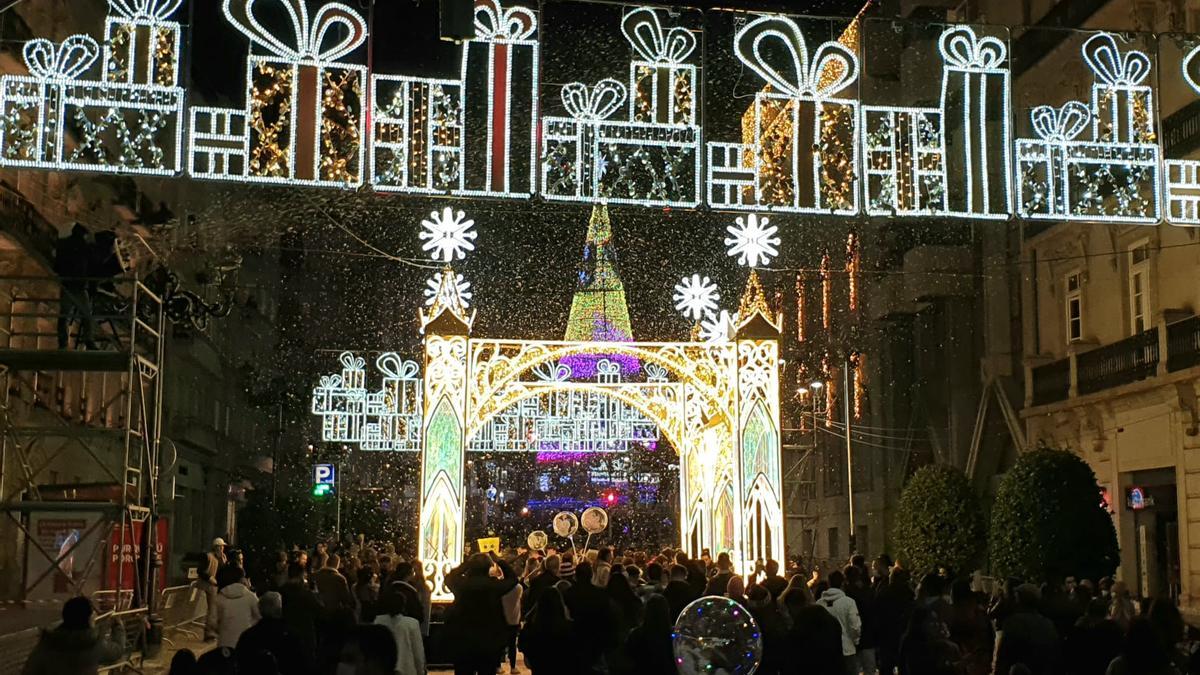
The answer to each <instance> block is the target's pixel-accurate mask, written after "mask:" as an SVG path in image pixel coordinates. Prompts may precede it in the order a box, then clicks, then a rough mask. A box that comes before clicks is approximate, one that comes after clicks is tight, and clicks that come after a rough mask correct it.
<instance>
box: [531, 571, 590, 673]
mask: <svg viewBox="0 0 1200 675" xmlns="http://www.w3.org/2000/svg"><path fill="white" fill-rule="evenodd" d="M574 635H575V633H574V626H573V625H572V622H571V619H570V618H568V617H567V607H566V605H564V604H563V598H562V593H560V592H559V591H558V589H557V588H555V587H554V586H550V587H548V588H546V589H545V590H544V591H542V594H541V595H540V596H538V600H537V604H536V605H534V607H533V609H532V611H530V613H529V620H528V621H527V622H526V623H525V628H523V629H521V638H520V645H521V653H522V654H524V655H525V665H527V666H529V670H530V671H531V672H532V673H533V675H543V673H551V674H555V675H559V674H562V673H573V672H576V669H575V664H576V662H577V661H576V650H575V644H574V642H573V638H574Z"/></svg>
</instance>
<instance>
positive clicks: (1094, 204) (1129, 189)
mask: <svg viewBox="0 0 1200 675" xmlns="http://www.w3.org/2000/svg"><path fill="white" fill-rule="evenodd" d="M1082 51H1083V60H1084V62H1085V63H1087V65H1088V67H1089V68H1090V69H1091V70H1092V73H1093V75H1094V76H1095V79H1096V82H1095V83H1094V84H1093V85H1092V98H1091V104H1090V106H1089V105H1085V104H1084V103H1081V102H1079V101H1069V102H1068V103H1066V104H1065V105H1063V106H1062V107H1060V108H1054V107H1051V106H1038V107H1036V108H1034V109H1033V110H1032V112H1031V113H1030V120H1031V122H1032V126H1033V131H1034V133H1035V134H1037V136H1038V138H1035V139H1031V138H1021V139H1017V142H1016V152H1017V176H1018V180H1017V208H1018V210H1019V213H1020V215H1022V216H1024V217H1026V218H1033V219H1055V220H1085V221H1119V222H1129V223H1145V224H1153V223H1156V222H1158V220H1159V217H1160V198H1159V190H1160V187H1161V182H1160V179H1159V158H1160V154H1161V152H1160V148H1159V146H1158V144H1157V142H1156V138H1157V135H1156V133H1155V128H1154V108H1153V93H1152V89H1151V88H1150V86H1149V85H1145V84H1143V82H1145V80H1146V78H1148V77H1149V75H1150V57H1148V56H1147V55H1146V54H1144V53H1142V52H1139V51H1133V50H1130V51H1122V50H1121V48H1120V46H1119V45H1118V43H1117V38H1116V37H1114V36H1113V35H1112V34H1110V33H1097V34H1095V35H1093V36H1092V37H1090V38H1088V40H1087V41H1086V42H1084V44H1083V50H1082ZM1089 129H1090V131H1091V133H1090V134H1089V136H1090V137H1089V138H1086V139H1080V138H1079V135H1080V134H1081V133H1083V132H1084V131H1085V130H1089Z"/></svg>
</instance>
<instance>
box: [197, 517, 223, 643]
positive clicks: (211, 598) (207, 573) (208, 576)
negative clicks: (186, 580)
mask: <svg viewBox="0 0 1200 675" xmlns="http://www.w3.org/2000/svg"><path fill="white" fill-rule="evenodd" d="M225 562H226V558H225V540H224V539H222V538H220V537H217V538H216V539H213V542H212V550H210V551H209V552H208V555H207V556H206V560H205V565H204V569H203V570H202V571H201V572H200V580H199V581H198V582H197V583H198V584H199V586H200V588H202V589H203V590H204V599H205V600H206V601H207V603H208V615H207V616H206V617H205V620H204V639H205V640H215V639H216V637H217V632H216V621H217V570H219V569H221V567H223V566H224V565H225Z"/></svg>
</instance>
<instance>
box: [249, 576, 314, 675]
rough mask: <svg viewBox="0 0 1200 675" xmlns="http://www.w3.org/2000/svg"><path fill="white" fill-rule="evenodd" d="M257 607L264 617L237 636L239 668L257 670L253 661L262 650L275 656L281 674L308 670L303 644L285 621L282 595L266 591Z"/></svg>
mask: <svg viewBox="0 0 1200 675" xmlns="http://www.w3.org/2000/svg"><path fill="white" fill-rule="evenodd" d="M258 609H259V613H261V614H262V618H261V619H259V620H258V623H256V624H254V625H253V626H251V627H249V628H247V629H246V630H245V631H244V632H243V633H242V635H241V637H239V638H238V641H237V649H235V650H234V656H236V657H237V661H238V669H239V670H241V671H243V672H247V673H251V672H256V671H255V670H254V666H253V664H255V663H258V662H259V661H260V659H259V656H258V655H259V654H260V653H262V652H266V653H267V654H270V655H271V657H272V658H273V659H274V661H275V665H276V667H277V668H278V669H279V673H280V675H297V674H299V673H304V672H306V668H307V664H306V663H305V662H304V659H303V654H304V647H303V645H301V644H300V640H299V639H298V638H297V637H296V636H295V635H292V634H291V633H290V632H288V629H287V624H285V623H284V621H283V598H282V597H281V596H280V595H279V593H276V592H274V591H268V592H266V593H263V596H262V597H261V598H259V600H258Z"/></svg>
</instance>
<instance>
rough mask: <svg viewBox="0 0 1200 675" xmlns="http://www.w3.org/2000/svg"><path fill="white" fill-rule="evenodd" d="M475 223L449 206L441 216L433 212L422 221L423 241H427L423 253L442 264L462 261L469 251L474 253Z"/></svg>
mask: <svg viewBox="0 0 1200 675" xmlns="http://www.w3.org/2000/svg"><path fill="white" fill-rule="evenodd" d="M474 226H475V221H474V220H471V219H470V218H467V214H465V213H463V212H462V211H455V210H454V209H451V208H450V207H449V206H447V207H446V208H444V209H442V212H441V213H440V214H439V213H438V212H437V211H431V212H430V213H429V217H428V218H426V219H425V220H422V221H421V227H423V228H425V229H424V231H423V232H421V234H420V237H421V239H424V240H426V241H425V243H424V244H422V245H421V250H422V251H429V257H430V258H433V259H434V260H440V261H442V262H450V261H451V260H455V259H458V260H462V259H463V258H464V257H466V255H467V251H474V250H475V244H474V243H473V242H474V240H475V234H476V233H475V230H474V229H473V228H474Z"/></svg>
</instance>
